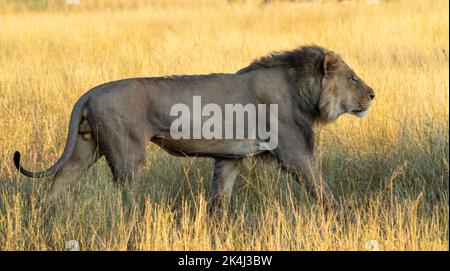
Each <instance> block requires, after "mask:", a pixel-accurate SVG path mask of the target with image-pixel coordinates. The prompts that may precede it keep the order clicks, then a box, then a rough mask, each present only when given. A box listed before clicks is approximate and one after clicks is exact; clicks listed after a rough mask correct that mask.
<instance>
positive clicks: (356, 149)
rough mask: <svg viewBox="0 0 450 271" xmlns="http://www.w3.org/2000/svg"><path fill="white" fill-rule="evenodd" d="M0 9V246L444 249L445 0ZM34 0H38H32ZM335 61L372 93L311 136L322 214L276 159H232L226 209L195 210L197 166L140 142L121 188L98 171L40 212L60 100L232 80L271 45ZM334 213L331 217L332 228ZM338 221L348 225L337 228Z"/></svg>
mask: <svg viewBox="0 0 450 271" xmlns="http://www.w3.org/2000/svg"><path fill="white" fill-rule="evenodd" d="M259 2H260V1H236V2H228V1H181V0H176V1H138V0H136V1H119V0H116V1H96V2H95V1H88V0H80V5H72V6H68V5H67V4H66V3H65V1H56V0H55V1H0V108H1V110H0V250H60V249H64V243H65V241H67V240H70V239H75V240H78V241H79V242H80V245H81V249H83V250H127V249H133V250H364V249H365V243H366V242H367V241H368V240H378V242H379V243H380V246H381V249H383V250H447V249H448V245H449V240H448V232H449V228H448V222H449V207H448V206H449V205H448V204H449V201H448V196H449V189H448V188H449V176H448V174H449V135H448V133H449V104H448V102H449V75H448V74H449V58H448V54H449V35H448V33H449V13H448V8H449V6H448V5H449V4H448V2H447V1H444V0H442V1H381V4H379V5H368V4H367V3H366V1H347V2H344V3H337V2H333V1H327V2H325V3H322V2H309V3H292V2H289V1H287V2H277V1H273V3H271V4H269V5H264V6H262V5H260V3H259ZM39 4H40V5H39ZM313 43H314V44H318V45H321V46H324V47H327V48H330V49H333V50H334V51H336V52H338V53H340V54H341V55H342V56H343V58H344V59H345V60H346V61H347V63H349V64H350V65H351V66H352V67H353V68H354V69H355V70H356V71H357V73H358V74H359V75H360V76H361V77H362V78H364V79H365V81H366V82H367V83H368V84H369V85H371V86H372V87H373V88H374V89H375V91H376V94H377V98H376V99H375V103H374V105H373V107H372V108H371V110H370V112H369V114H368V116H367V117H366V118H365V119H363V120H359V119H356V118H355V117H352V116H343V117H341V118H340V119H339V120H338V121H337V122H336V123H334V124H332V125H328V126H320V127H316V131H317V143H318V145H317V147H316V149H317V150H316V151H317V157H318V159H319V161H320V164H321V167H322V170H323V173H324V175H325V177H326V179H327V180H328V182H329V183H330V185H331V187H332V189H333V191H334V192H335V194H336V195H337V196H338V197H339V200H340V201H341V203H342V205H343V206H345V208H343V210H341V213H340V214H338V213H337V212H329V213H326V212H324V211H323V210H322V209H321V208H320V207H319V206H317V205H316V204H315V202H314V201H313V200H312V199H311V197H310V196H309V195H308V194H307V193H306V190H305V187H304V186H303V185H302V184H300V185H299V184H297V183H295V182H294V181H293V180H292V179H291V178H290V177H289V176H287V175H285V174H284V173H283V172H281V171H280V170H279V169H278V168H277V167H276V165H273V164H270V163H262V164H259V163H256V161H254V160H253V159H249V160H248V161H246V163H245V166H244V167H243V168H242V171H241V175H240V176H239V178H238V181H237V184H236V187H235V190H234V193H233V200H232V204H231V207H230V211H229V213H228V215H227V216H226V217H225V218H224V219H223V220H221V221H215V222H212V221H210V220H209V219H208V217H207V216H206V212H205V205H206V200H205V199H207V197H208V195H209V191H208V190H209V182H210V178H211V174H212V172H211V166H212V162H211V161H210V160H208V159H197V158H175V157H172V156H170V155H168V154H166V153H164V152H163V151H161V150H160V149H158V147H155V146H149V155H148V160H147V162H146V168H145V171H144V175H143V176H142V177H141V178H140V179H139V180H138V181H137V182H135V183H134V184H133V185H131V186H129V187H128V188H127V189H126V191H123V192H121V191H118V190H117V189H116V188H115V187H114V186H113V184H112V182H111V174H110V173H109V170H108V167H107V166H106V163H105V162H104V161H102V162H101V163H98V164H97V165H95V166H94V167H93V168H92V169H90V170H89V171H88V172H87V173H86V174H85V175H84V176H83V177H82V178H80V181H79V183H78V184H77V185H75V186H74V187H72V189H71V191H68V192H67V193H66V194H65V196H64V197H63V198H62V199H61V200H60V201H59V202H58V203H57V204H56V205H55V206H54V207H53V208H50V209H48V210H45V211H44V210H43V209H40V208H39V199H40V198H41V197H42V195H43V194H44V192H45V191H46V189H47V186H48V184H49V182H50V178H45V179H38V180H31V179H28V178H26V177H23V176H21V175H20V174H19V173H18V172H17V171H16V169H15V168H14V166H13V163H12V154H13V152H14V150H20V151H22V152H23V153H24V158H23V163H24V164H25V165H26V166H27V167H30V168H32V169H36V170H38V169H42V168H46V167H48V166H49V165H51V164H52V163H53V162H54V161H56V159H57V158H58V157H59V156H60V154H61V152H62V149H63V147H64V144H65V139H66V132H67V124H68V119H69V115H70V112H71V109H72V106H73V104H74V103H75V101H76V100H77V99H78V97H79V96H80V95H81V94H83V93H84V92H85V91H87V90H88V89H90V88H91V87H93V86H96V85H98V84H101V83H104V82H107V81H111V80H116V79H121V78H127V77H139V76H160V75H170V74H200V73H201V74H203V73H211V72H234V71H236V70H238V69H239V68H240V67H243V66H245V65H246V64H248V63H249V62H250V61H251V60H252V59H253V58H256V57H259V56H262V55H265V54H267V53H269V52H271V51H273V50H285V49H292V48H294V47H296V46H298V45H302V44H313ZM338 217H346V218H348V219H347V223H343V222H342V221H343V220H342V219H338ZM350 217H352V218H353V219H350Z"/></svg>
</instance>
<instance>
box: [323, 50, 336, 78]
mask: <svg viewBox="0 0 450 271" xmlns="http://www.w3.org/2000/svg"><path fill="white" fill-rule="evenodd" d="M338 64H339V56H338V55H336V54H335V53H333V52H326V53H325V54H324V55H323V60H322V69H323V74H324V75H329V74H332V73H333V72H334V71H335V70H336V68H337V67H338Z"/></svg>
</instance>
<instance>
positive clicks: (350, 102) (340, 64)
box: [319, 51, 375, 122]
mask: <svg viewBox="0 0 450 271" xmlns="http://www.w3.org/2000/svg"><path fill="white" fill-rule="evenodd" d="M321 68H322V69H323V79H322V93H321V95H320V100H319V110H320V118H321V120H322V121H324V122H330V121H333V120H335V119H336V118H337V117H339V116H340V115H342V114H344V113H350V114H353V115H356V116H358V117H360V118H362V117H364V115H365V114H366V113H367V110H368V109H369V107H370V105H371V102H372V100H373V99H374V98H375V92H374V91H373V89H372V88H371V87H369V86H368V85H367V84H366V83H365V82H364V81H363V80H362V79H361V78H360V77H358V76H357V75H356V73H355V72H354V71H353V70H352V68H350V67H349V66H348V65H347V64H346V63H345V62H344V61H343V60H342V59H341V57H340V56H339V55H337V54H335V53H333V52H331V51H329V52H326V53H325V54H324V55H323V60H322V67H321Z"/></svg>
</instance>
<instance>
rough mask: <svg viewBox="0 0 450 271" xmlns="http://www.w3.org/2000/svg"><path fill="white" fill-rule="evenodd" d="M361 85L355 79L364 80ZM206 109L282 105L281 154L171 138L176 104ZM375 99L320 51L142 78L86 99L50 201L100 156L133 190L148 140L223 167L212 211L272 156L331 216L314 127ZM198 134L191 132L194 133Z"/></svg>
mask: <svg viewBox="0 0 450 271" xmlns="http://www.w3.org/2000/svg"><path fill="white" fill-rule="evenodd" d="M355 78H356V79H355ZM194 95H196V96H201V98H202V103H203V104H208V103H215V104H217V105H219V106H221V107H222V109H223V106H224V105H225V104H243V105H245V104H255V105H256V104H278V108H279V112H278V118H279V128H278V131H279V134H278V146H277V148H276V149H274V150H273V151H270V152H268V151H262V150H259V149H255V142H254V140H225V139H220V140H219V139H212V140H206V139H199V140H175V139H173V138H172V137H171V135H170V133H169V130H170V124H171V122H172V121H173V119H174V118H173V117H171V116H170V115H169V112H170V108H171V106H173V105H174V104H177V103H183V104H186V105H191V104H192V97H193V96H194ZM373 97H374V94H373V90H372V89H371V88H370V87H369V86H367V85H366V84H365V83H364V82H363V81H362V80H361V79H359V78H357V77H356V75H355V74H354V72H353V71H352V69H351V68H350V67H349V66H348V65H347V64H345V63H344V61H343V60H342V59H341V58H340V56H338V55H337V54H335V53H333V52H331V51H329V50H327V49H324V48H320V47H317V46H306V47H301V48H299V49H296V50H293V51H290V52H283V53H275V54H272V55H270V56H267V57H264V58H261V59H260V60H256V61H254V62H253V63H252V64H250V65H249V66H248V67H246V68H244V69H242V70H240V71H238V72H237V73H235V74H210V75H203V76H173V77H159V78H133V79H125V80H120V81H115V82H109V83H106V84H103V85H100V86H98V87H95V88H94V89H92V90H90V91H89V92H87V93H86V94H85V95H83V96H82V97H81V98H80V100H79V101H78V102H77V103H76V105H75V107H74V110H73V112H72V116H71V121H70V123H69V135H68V139H67V143H66V148H65V150H64V153H63V155H62V157H61V158H60V159H59V160H58V161H57V162H56V163H55V165H53V166H52V167H51V168H49V169H48V170H46V171H42V172H30V171H27V170H26V169H24V168H23V167H22V166H20V154H19V153H18V152H17V153H16V154H15V157H14V162H15V164H16V166H17V168H18V169H19V170H20V171H21V172H22V173H23V174H25V175H27V176H30V177H43V176H46V175H49V174H54V173H56V175H55V177H54V179H53V185H52V189H51V192H50V194H49V199H50V200H53V199H55V198H57V197H58V196H59V195H60V194H61V192H62V191H64V190H65V189H66V187H67V185H68V184H70V183H73V182H74V181H76V180H77V179H78V176H79V175H80V174H81V172H82V171H83V170H86V169H88V168H89V167H90V166H91V165H92V164H94V163H95V161H97V160H98V158H100V157H101V156H103V155H104V156H105V157H106V159H107V161H108V162H109V164H110V167H111V170H112V173H113V176H114V180H115V181H116V183H118V184H122V183H124V182H125V181H126V180H129V181H131V180H132V179H134V178H135V177H136V176H138V174H139V170H140V169H141V168H142V164H143V163H144V161H145V156H146V153H145V150H146V144H147V142H148V140H150V141H152V142H153V143H156V144H158V145H159V146H160V147H161V148H163V149H165V150H166V151H168V152H169V153H171V154H174V155H179V156H202V157H210V158H213V159H215V160H216V162H215V165H214V175H213V182H212V188H211V189H212V193H211V195H212V198H211V206H212V207H214V206H219V205H221V204H220V203H221V202H222V200H225V201H228V200H229V199H230V195H231V191H232V187H233V183H234V181H235V179H236V176H237V174H238V170H239V165H240V163H241V161H242V159H244V158H246V157H248V156H249V155H252V156H257V155H262V154H267V155H269V156H270V157H273V158H274V159H275V160H276V161H278V163H279V164H280V166H281V167H282V168H283V169H285V170H287V171H288V172H290V173H292V174H293V175H294V176H295V177H296V179H297V180H300V176H303V177H305V178H304V179H305V181H306V184H307V187H308V189H309V190H310V191H311V192H312V194H313V195H314V196H315V197H316V198H317V199H318V200H319V202H320V203H325V204H327V206H337V202H336V201H335V199H334V197H333V195H332V193H331V191H330V189H329V188H328V186H327V184H326V183H325V182H324V181H323V179H322V177H321V174H320V171H319V168H318V166H317V164H316V163H315V161H314V155H313V152H314V134H313V129H312V127H313V124H314V123H315V122H331V121H334V120H335V119H336V118H337V117H339V116H340V115H342V114H344V113H351V114H355V115H359V114H361V112H365V111H366V110H367V109H368V107H369V106H370V102H371V100H372V99H373ZM191 129H192V127H191Z"/></svg>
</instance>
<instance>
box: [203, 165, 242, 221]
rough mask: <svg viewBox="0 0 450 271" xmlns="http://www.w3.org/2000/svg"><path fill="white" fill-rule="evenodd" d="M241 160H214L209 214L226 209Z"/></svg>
mask: <svg viewBox="0 0 450 271" xmlns="http://www.w3.org/2000/svg"><path fill="white" fill-rule="evenodd" d="M241 161H242V159H216V161H215V163H214V174H213V179H212V184H211V198H210V200H209V213H210V214H214V213H215V211H217V210H220V209H223V208H227V207H228V204H229V202H230V199H231V193H232V191H233V185H234V182H235V180H236V177H237V175H238V173H239V166H240V164H241Z"/></svg>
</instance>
